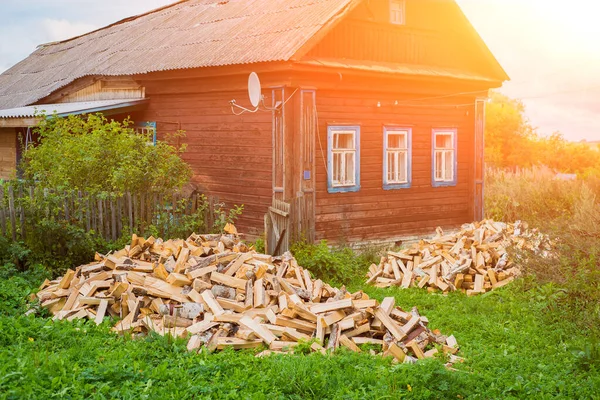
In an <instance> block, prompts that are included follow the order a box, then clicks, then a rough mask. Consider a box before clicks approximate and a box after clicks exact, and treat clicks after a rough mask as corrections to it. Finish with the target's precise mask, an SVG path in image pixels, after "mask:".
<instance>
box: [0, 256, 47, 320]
mask: <svg viewBox="0 0 600 400" xmlns="http://www.w3.org/2000/svg"><path fill="white" fill-rule="evenodd" d="M48 277H49V274H48V272H47V271H46V270H45V269H44V268H42V267H41V266H39V265H37V266H35V267H33V268H31V269H30V270H29V271H26V272H19V271H17V269H16V268H15V267H14V265H13V264H5V265H3V266H0V316H15V315H20V314H23V313H24V312H25V311H27V308H28V304H27V302H28V299H27V296H28V295H29V294H31V293H33V291H34V290H35V289H34V288H37V287H38V286H39V285H40V283H41V282H42V281H43V280H44V279H45V278H48Z"/></svg>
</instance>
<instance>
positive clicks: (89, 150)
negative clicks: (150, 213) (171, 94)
mask: <svg viewBox="0 0 600 400" xmlns="http://www.w3.org/2000/svg"><path fill="white" fill-rule="evenodd" d="M131 125H132V122H131V121H130V120H125V121H123V122H122V123H121V122H118V121H114V120H111V121H108V120H107V119H106V118H105V117H103V116H102V114H95V115H88V116H85V117H80V116H68V117H66V118H60V117H56V116H54V117H51V118H48V119H46V118H44V119H42V121H41V122H40V123H39V124H38V126H37V127H36V128H35V132H37V133H38V134H39V136H40V141H39V144H38V145H37V146H34V147H30V148H29V149H27V150H26V151H25V153H24V162H23V165H22V166H21V167H22V169H23V171H24V173H25V177H26V178H27V179H29V180H32V181H35V182H36V183H37V185H38V186H42V187H45V188H49V189H52V190H64V189H68V190H73V191H78V190H80V191H86V192H89V193H113V194H115V193H124V192H127V191H129V192H132V193H142V192H153V193H171V192H172V191H174V190H177V189H179V188H181V187H182V186H183V185H185V184H186V183H187V182H188V181H189V179H190V178H191V176H192V171H191V168H190V166H189V165H188V164H187V163H186V162H185V161H183V160H182V159H181V157H180V154H181V153H182V152H183V151H185V147H184V146H182V147H175V146H172V145H170V144H169V143H168V142H165V141H157V143H156V145H154V146H149V145H148V142H149V140H150V138H149V137H148V136H147V135H141V134H138V133H136V132H135V131H134V130H133V129H132V128H131ZM182 134H183V133H182V132H179V133H178V135H182ZM167 139H168V138H167Z"/></svg>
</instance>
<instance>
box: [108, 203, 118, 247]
mask: <svg viewBox="0 0 600 400" xmlns="http://www.w3.org/2000/svg"><path fill="white" fill-rule="evenodd" d="M115 203H116V201H115V198H114V197H112V196H111V198H110V233H111V237H112V240H113V241H115V240H117V205H116V204H115Z"/></svg>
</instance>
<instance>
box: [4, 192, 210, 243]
mask: <svg viewBox="0 0 600 400" xmlns="http://www.w3.org/2000/svg"><path fill="white" fill-rule="evenodd" d="M36 196H41V197H42V198H43V200H44V202H43V203H42V207H44V208H42V209H41V210H40V211H42V216H41V218H44V215H45V218H46V219H51V220H55V221H59V220H64V221H67V222H68V223H69V224H72V225H76V226H78V227H80V228H82V229H85V230H86V231H91V230H93V231H95V232H96V233H97V234H98V235H99V236H101V237H103V238H104V239H106V240H113V241H114V240H117V239H118V238H119V237H121V236H122V234H123V231H124V230H125V229H126V227H129V229H130V230H131V231H132V232H136V233H138V234H140V235H145V234H147V233H148V230H149V227H151V226H155V227H157V228H158V229H159V231H161V234H163V235H167V236H168V235H169V234H170V233H171V232H172V231H173V228H174V227H175V225H176V224H177V223H179V222H180V221H181V218H182V217H184V216H188V215H193V214H194V213H195V212H196V211H197V210H198V207H199V201H202V200H203V199H206V202H207V206H206V209H205V210H204V213H205V215H204V216H205V220H204V221H205V226H206V228H205V229H206V231H210V230H212V229H213V227H214V224H215V215H214V212H215V211H214V210H215V205H216V204H217V203H218V199H217V198H213V197H211V196H208V197H204V196H202V195H200V194H198V193H193V194H191V195H190V196H189V197H185V198H184V197H182V195H181V194H179V193H173V194H169V195H166V196H165V195H162V194H158V193H137V194H132V193H125V194H123V195H122V196H120V197H112V196H111V197H109V198H108V199H102V198H98V197H96V196H94V195H90V194H88V193H86V192H84V191H77V192H75V191H71V192H69V191H64V192H61V191H55V190H48V189H46V188H45V189H43V190H37V189H36V187H35V186H34V185H23V184H20V183H19V184H16V183H13V182H9V183H8V184H7V185H5V186H0V234H2V235H4V236H6V235H9V236H11V237H12V239H13V241H16V240H19V239H23V240H25V239H26V238H27V233H28V232H29V233H31V232H32V230H31V228H32V227H33V226H35V224H36V223H38V221H37V220H34V218H35V217H36V216H37V215H38V214H37V212H33V211H30V210H34V209H32V208H30V205H31V204H36V201H35V200H36ZM29 200H31V201H29ZM183 200H185V201H183ZM180 203H181V206H179V205H180ZM9 230H10V233H9Z"/></svg>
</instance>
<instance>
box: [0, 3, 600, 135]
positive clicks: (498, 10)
mask: <svg viewBox="0 0 600 400" xmlns="http://www.w3.org/2000/svg"><path fill="white" fill-rule="evenodd" d="M457 1H458V3H459V4H460V6H461V7H462V9H463V11H464V12H465V14H466V15H467V17H468V18H469V19H470V20H471V22H472V23H473V25H474V26H475V28H476V29H477V30H478V32H479V33H480V35H481V36H482V38H483V39H484V41H485V42H486V43H487V44H488V46H489V47H490V49H491V50H492V52H493V53H494V54H495V56H496V58H497V59H498V60H499V61H500V63H501V64H502V66H503V67H504V68H505V70H506V71H507V72H508V74H509V76H510V77H511V81H510V82H508V83H505V85H504V86H503V87H502V89H501V92H502V93H504V94H506V95H508V96H510V97H514V98H519V99H522V100H523V102H524V103H525V105H526V112H527V116H528V118H529V119H530V121H531V123H532V124H533V125H534V126H535V127H537V128H538V132H539V133H541V134H543V135H549V134H551V133H553V132H556V131H560V132H561V133H562V134H563V135H564V136H565V138H567V139H569V140H574V141H579V140H582V139H585V140H600V24H598V23H597V10H600V7H599V6H597V5H594V3H595V2H594V1H592V0H569V1H568V2H567V1H564V0H562V1H559V0H457ZM171 2H172V0H102V1H99V0H0V15H2V16H3V17H4V18H3V22H2V24H0V72H2V71H4V70H6V69H8V68H9V67H10V66H12V65H13V64H15V63H17V62H18V61H20V60H22V59H23V58H25V57H27V55H29V54H30V53H31V52H33V51H34V50H35V48H36V46H37V45H39V44H42V43H48V42H52V41H57V40H64V39H67V38H70V37H73V36H76V35H80V34H82V33H85V32H88V31H90V30H93V29H97V28H100V27H102V26H105V25H107V24H110V23H112V22H115V21H117V20H119V19H122V18H125V17H128V16H131V15H135V14H140V13H143V12H145V11H148V10H151V9H154V8H157V7H160V6H162V5H165V4H169V3H171Z"/></svg>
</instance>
